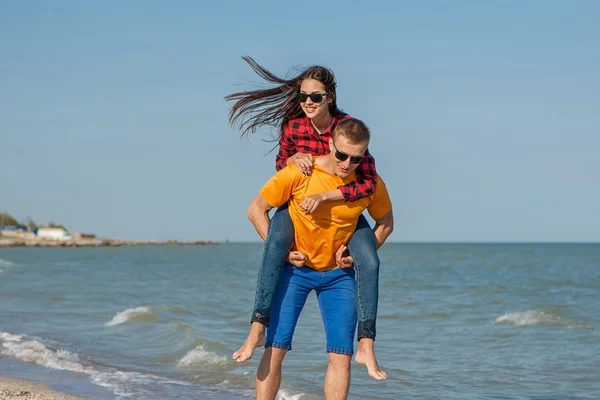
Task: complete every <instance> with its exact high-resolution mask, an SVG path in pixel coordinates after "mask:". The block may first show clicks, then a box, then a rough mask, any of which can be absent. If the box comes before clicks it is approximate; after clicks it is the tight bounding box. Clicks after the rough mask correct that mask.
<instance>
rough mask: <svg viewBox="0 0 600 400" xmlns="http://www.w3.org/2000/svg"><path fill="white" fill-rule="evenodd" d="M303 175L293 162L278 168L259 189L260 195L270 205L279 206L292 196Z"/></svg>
mask: <svg viewBox="0 0 600 400" xmlns="http://www.w3.org/2000/svg"><path fill="white" fill-rule="evenodd" d="M302 177H304V175H303V174H302V172H300V168H298V166H297V165H296V164H295V163H294V164H290V165H288V166H287V167H285V168H283V169H280V170H279V171H278V172H277V173H276V174H275V175H273V177H271V179H269V180H268V181H267V183H265V185H264V186H263V187H262V189H261V190H260V195H261V196H262V197H264V199H265V200H266V201H267V203H269V205H270V206H271V207H279V206H280V205H282V204H284V203H285V202H286V201H288V200H289V199H291V198H292V195H293V193H294V188H295V187H296V185H297V184H298V183H299V182H300V180H301V179H302Z"/></svg>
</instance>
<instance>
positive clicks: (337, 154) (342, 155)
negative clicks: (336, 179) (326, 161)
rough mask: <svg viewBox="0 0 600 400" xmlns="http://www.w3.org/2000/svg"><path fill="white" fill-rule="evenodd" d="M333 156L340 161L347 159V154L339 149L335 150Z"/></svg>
mask: <svg viewBox="0 0 600 400" xmlns="http://www.w3.org/2000/svg"><path fill="white" fill-rule="evenodd" d="M335 158H337V159H338V160H340V161H346V160H347V159H348V154H345V153H342V152H341V151H339V150H337V149H336V150H335Z"/></svg>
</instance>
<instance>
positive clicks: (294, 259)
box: [288, 251, 306, 268]
mask: <svg viewBox="0 0 600 400" xmlns="http://www.w3.org/2000/svg"><path fill="white" fill-rule="evenodd" d="M288 260H289V261H290V264H292V265H293V266H295V267H298V268H300V267H304V263H305V262H306V254H304V253H303V252H301V251H290V254H288Z"/></svg>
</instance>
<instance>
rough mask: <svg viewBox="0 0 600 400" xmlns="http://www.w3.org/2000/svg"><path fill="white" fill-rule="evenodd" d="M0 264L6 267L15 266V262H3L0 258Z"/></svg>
mask: <svg viewBox="0 0 600 400" xmlns="http://www.w3.org/2000/svg"><path fill="white" fill-rule="evenodd" d="M0 264H4V265H15V263H14V262H12V261H8V260H3V259H1V258H0Z"/></svg>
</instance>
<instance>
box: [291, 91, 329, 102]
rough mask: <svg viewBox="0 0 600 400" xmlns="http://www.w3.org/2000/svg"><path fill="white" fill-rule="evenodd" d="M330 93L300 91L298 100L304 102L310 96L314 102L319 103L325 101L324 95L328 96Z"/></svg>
mask: <svg viewBox="0 0 600 400" xmlns="http://www.w3.org/2000/svg"><path fill="white" fill-rule="evenodd" d="M328 94H329V93H311V94H308V93H298V101H299V102H300V103H304V102H305V101H306V100H307V99H308V98H309V97H310V100H311V101H312V102H313V103H316V104H319V103H320V102H322V101H323V96H327V95H328Z"/></svg>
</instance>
